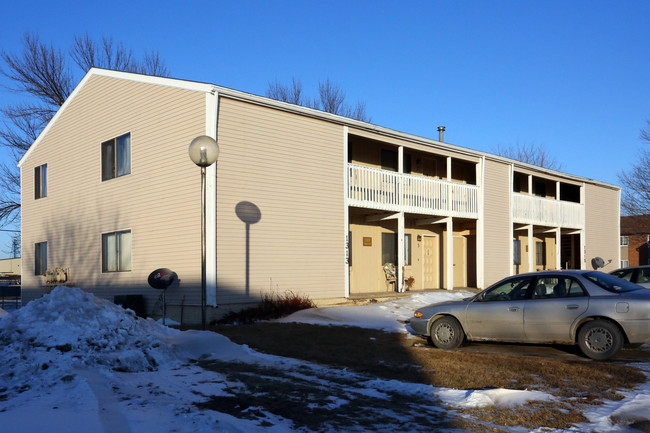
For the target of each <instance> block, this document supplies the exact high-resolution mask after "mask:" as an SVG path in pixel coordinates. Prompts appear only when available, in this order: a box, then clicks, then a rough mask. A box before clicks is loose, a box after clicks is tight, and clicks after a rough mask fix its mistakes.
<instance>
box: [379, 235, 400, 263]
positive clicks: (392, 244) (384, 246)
mask: <svg viewBox="0 0 650 433" xmlns="http://www.w3.org/2000/svg"><path fill="white" fill-rule="evenodd" d="M385 263H392V264H394V265H397V233H382V234H381V264H382V266H383V265H384V264H385Z"/></svg>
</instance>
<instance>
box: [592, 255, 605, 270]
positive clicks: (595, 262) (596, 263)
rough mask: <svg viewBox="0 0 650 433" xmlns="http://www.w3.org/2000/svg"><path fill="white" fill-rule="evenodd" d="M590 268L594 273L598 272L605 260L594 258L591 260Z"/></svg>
mask: <svg viewBox="0 0 650 433" xmlns="http://www.w3.org/2000/svg"><path fill="white" fill-rule="evenodd" d="M591 266H592V267H593V268H594V270H595V271H597V270H598V268H602V267H603V266H605V260H603V258H602V257H594V258H593V259H591Z"/></svg>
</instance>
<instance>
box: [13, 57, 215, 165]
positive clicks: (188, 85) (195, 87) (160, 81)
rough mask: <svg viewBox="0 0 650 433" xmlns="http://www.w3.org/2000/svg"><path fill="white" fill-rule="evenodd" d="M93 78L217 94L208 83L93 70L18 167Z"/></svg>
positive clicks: (66, 101) (69, 97) (23, 158)
mask: <svg viewBox="0 0 650 433" xmlns="http://www.w3.org/2000/svg"><path fill="white" fill-rule="evenodd" d="M93 76H103V77H111V78H117V79H121V80H129V81H136V82H140V83H147V84H155V85H158V86H167V87H175V88H179V89H185V90H192V91H196V92H205V93H214V92H215V86H214V85H212V84H206V83H198V82H194V81H185V80H178V79H175V78H164V77H154V76H151V75H142V74H136V73H133V72H122V71H113V70H109V69H100V68H91V69H90V70H89V71H88V72H87V73H86V75H84V77H83V78H82V79H81V81H79V84H77V87H75V88H74V90H73V91H72V92H71V93H70V95H69V96H68V98H67V99H66V100H65V102H64V103H63V105H61V107H59V109H58V110H57V112H56V114H54V116H53V117H52V119H51V120H50V121H49V122H48V123H47V125H46V126H45V128H43V130H42V131H41V133H40V134H38V137H36V140H34V143H32V145H31V146H30V147H29V149H27V152H25V154H24V155H23V157H22V158H20V161H18V167H19V168H20V167H22V165H23V164H24V162H25V160H26V159H27V158H28V157H29V155H31V153H32V152H33V151H34V149H35V148H36V146H38V144H39V143H40V142H41V140H42V139H43V137H45V135H46V134H47V133H48V132H49V131H50V129H51V128H52V126H53V125H54V124H55V123H56V121H57V120H58V118H59V117H60V116H61V113H63V112H64V111H65V110H66V108H67V107H68V105H70V104H71V103H72V101H73V100H74V98H75V97H76V96H77V94H78V93H79V92H80V91H81V89H82V88H83V87H84V86H85V85H86V83H87V82H88V80H90V78H92V77H93Z"/></svg>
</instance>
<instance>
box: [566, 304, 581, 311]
mask: <svg viewBox="0 0 650 433" xmlns="http://www.w3.org/2000/svg"><path fill="white" fill-rule="evenodd" d="M566 309H567V310H577V309H578V306H577V305H576V304H569V305H567V306H566Z"/></svg>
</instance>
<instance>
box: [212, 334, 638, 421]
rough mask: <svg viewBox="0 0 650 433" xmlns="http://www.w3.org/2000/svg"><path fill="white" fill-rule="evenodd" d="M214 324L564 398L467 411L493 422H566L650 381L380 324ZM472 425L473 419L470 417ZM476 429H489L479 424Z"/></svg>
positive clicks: (391, 365) (280, 346) (299, 349)
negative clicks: (439, 341) (449, 345)
mask: <svg viewBox="0 0 650 433" xmlns="http://www.w3.org/2000/svg"><path fill="white" fill-rule="evenodd" d="M215 330H216V331H217V332H219V333H221V334H223V335H226V336H227V337H229V338H230V339H231V340H233V341H234V342H236V343H239V344H247V345H248V346H250V347H252V348H254V349H256V350H258V351H261V352H265V353H270V354H274V355H280V356H286V357H290V358H296V359H302V360H305V361H310V362H316V363H321V364H326V365H331V366H336V367H344V368H349V369H352V370H355V371H357V372H359V373H367V374H371V375H375V376H377V377H381V378H385V379H397V380H401V381H408V382H416V383H425V384H429V385H434V386H440V387H447V388H455V389H490V388H500V387H503V388H509V389H529V390H539V391H544V392H547V393H550V394H553V395H554V396H556V397H558V401H557V402H555V403H549V402H546V403H543V404H540V403H535V402H531V403H529V404H526V405H523V406H518V407H516V408H485V409H480V410H464V411H461V412H463V413H466V414H468V415H472V418H473V419H475V420H477V421H478V422H479V423H480V422H481V421H483V422H486V423H488V424H487V425H488V426H489V425H491V424H496V425H503V426H508V425H522V426H524V427H527V428H536V427H539V426H545V427H552V428H567V427H569V426H571V425H574V424H575V423H578V422H583V421H585V419H584V417H583V416H582V415H581V408H584V407H585V405H589V404H600V403H601V402H602V401H603V400H605V399H620V398H622V395H621V394H620V391H623V390H631V389H633V388H634V387H635V386H637V385H638V384H639V383H643V382H645V381H646V376H645V375H644V374H643V373H642V372H641V371H640V370H638V369H636V368H633V367H629V366H625V365H620V364H614V363H607V362H595V361H588V360H564V359H550V358H542V357H532V356H515V355H508V354H500V353H481V352H478V353H475V352H463V351H445V350H439V349H434V348H431V347H429V346H428V345H426V342H425V341H424V340H422V339H418V338H412V337H408V336H405V335H402V334H395V333H386V332H382V331H378V330H373V329H362V328H355V327H340V326H317V325H307V324H297V323H287V324H280V323H256V324H251V325H243V326H220V327H217V328H215ZM470 424H472V423H471V422H470ZM471 428H473V429H474V430H476V431H480V430H481V429H484V428H486V426H485V425H482V424H477V425H476V426H474V427H471Z"/></svg>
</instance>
